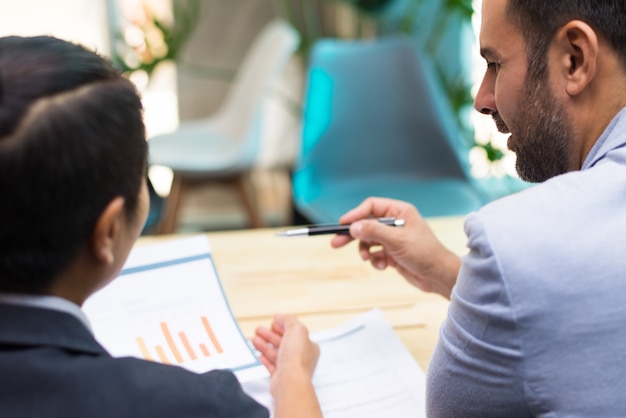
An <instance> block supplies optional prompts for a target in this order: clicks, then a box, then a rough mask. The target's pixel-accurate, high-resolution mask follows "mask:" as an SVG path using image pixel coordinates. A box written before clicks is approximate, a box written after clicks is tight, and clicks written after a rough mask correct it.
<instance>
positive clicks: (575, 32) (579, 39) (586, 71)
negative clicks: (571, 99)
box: [554, 20, 599, 96]
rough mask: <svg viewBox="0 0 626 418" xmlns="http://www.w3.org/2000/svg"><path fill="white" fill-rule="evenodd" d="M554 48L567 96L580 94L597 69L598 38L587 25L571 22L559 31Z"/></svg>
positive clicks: (581, 22)
mask: <svg viewBox="0 0 626 418" xmlns="http://www.w3.org/2000/svg"><path fill="white" fill-rule="evenodd" d="M554 46H555V47H556V51H557V53H558V54H559V55H558V56H559V61H558V62H559V66H560V67H559V71H560V73H561V75H562V76H563V77H564V81H565V89H566V91H567V94H569V95H570V96H576V95H578V94H580V93H582V91H583V90H584V89H585V88H586V87H587V85H589V83H590V82H591V80H593V78H594V76H595V74H596V70H597V69H598V68H597V67H598V53H599V44H598V36H597V35H596V33H595V31H594V30H593V29H592V28H591V26H589V25H588V24H587V23H585V22H583V21H580V20H572V21H570V22H568V23H567V24H566V25H564V26H563V27H562V28H561V29H559V31H558V33H557V35H556V37H555V44H554Z"/></svg>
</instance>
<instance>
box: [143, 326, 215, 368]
mask: <svg viewBox="0 0 626 418" xmlns="http://www.w3.org/2000/svg"><path fill="white" fill-rule="evenodd" d="M200 322H201V323H202V328H203V329H204V331H205V332H206V337H207V340H206V341H205V342H199V343H197V344H196V343H192V342H191V340H190V338H189V337H188V336H187V332H185V331H178V332H177V333H172V331H171V330H170V327H169V325H168V324H167V322H161V323H160V328H161V332H162V333H163V338H164V340H165V344H156V345H154V347H152V348H151V347H149V346H148V344H147V343H146V340H145V339H144V337H137V338H136V341H137V347H139V350H140V351H141V354H142V356H143V358H144V359H146V360H150V361H157V359H158V361H160V362H161V363H164V364H182V363H185V362H186V361H195V360H198V359H199V358H202V357H210V356H212V355H219V354H222V353H223V352H224V348H222V344H221V343H220V341H219V340H218V338H217V337H216V336H215V332H214V331H213V328H212V327H211V324H210V323H209V320H208V318H207V317H206V316H202V317H201V318H200ZM154 354H156V356H155V355H154Z"/></svg>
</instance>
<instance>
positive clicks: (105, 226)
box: [91, 196, 125, 265]
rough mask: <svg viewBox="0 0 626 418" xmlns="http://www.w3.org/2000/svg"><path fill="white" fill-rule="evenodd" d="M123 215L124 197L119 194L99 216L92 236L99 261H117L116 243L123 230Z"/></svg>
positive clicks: (111, 262) (106, 263)
mask: <svg viewBox="0 0 626 418" xmlns="http://www.w3.org/2000/svg"><path fill="white" fill-rule="evenodd" d="M123 216H125V214H124V198H123V197H121V196H117V197H115V198H114V199H113V200H111V201H110V202H109V204H108V205H107V206H106V207H105V208H104V210H103V211H102V213H101V214H100V217H98V220H97V221H96V225H95V227H94V230H93V233H92V236H91V250H92V253H93V255H94V257H95V259H96V261H97V262H98V263H101V264H105V265H111V264H113V262H114V261H115V243H116V241H117V240H118V238H119V236H120V233H121V232H122V226H123V225H122V223H123V222H122V221H123V219H122V217H123Z"/></svg>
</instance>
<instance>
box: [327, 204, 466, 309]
mask: <svg viewBox="0 0 626 418" xmlns="http://www.w3.org/2000/svg"><path fill="white" fill-rule="evenodd" d="M381 217H395V218H397V219H404V221H405V225H404V227H389V226H387V225H384V224H382V223H380V222H378V221H377V220H376V219H370V218H381ZM339 222H340V223H342V224H349V223H351V224H353V225H352V226H351V227H350V235H349V236H348V235H337V236H335V237H334V238H333V239H332V241H331V245H332V246H333V247H334V248H339V247H343V246H344V245H346V244H348V243H349V242H351V241H352V240H355V239H356V240H359V254H360V256H361V258H362V259H363V260H365V261H369V262H370V263H371V264H372V265H373V266H374V267H375V268H377V269H379V270H383V269H385V268H387V267H388V266H391V267H394V268H396V270H398V272H399V273H400V274H401V275H402V276H404V277H405V278H406V279H407V280H408V281H409V282H410V283H411V284H413V285H414V286H416V287H418V288H419V289H421V290H423V291H425V292H436V293H439V294H440V295H442V296H444V297H446V298H450V293H451V291H452V287H453V286H454V284H455V283H456V277H457V275H458V272H459V268H460V265H461V261H460V259H459V257H457V256H456V255H455V254H453V253H452V252H450V251H449V250H448V249H447V248H445V247H444V246H443V245H442V244H441V242H439V240H438V239H437V238H436V237H435V235H434V234H433V232H432V231H431V229H430V227H429V226H428V225H427V224H426V222H425V221H424V218H422V216H421V215H420V214H419V212H418V211H417V209H416V208H415V207H414V206H413V205H411V204H409V203H406V202H402V201H399V200H392V199H385V198H368V199H366V200H365V201H363V203H361V204H360V205H359V206H357V207H356V208H354V209H352V210H351V211H349V212H348V213H346V214H345V215H343V216H342V217H341V219H340V220H339Z"/></svg>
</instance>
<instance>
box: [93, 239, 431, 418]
mask: <svg viewBox="0 0 626 418" xmlns="http://www.w3.org/2000/svg"><path fill="white" fill-rule="evenodd" d="M83 310H84V311H85V313H86V315H87V317H88V318H89V321H90V322H91V325H92V328H93V331H94V334H95V336H96V339H97V340H98V341H99V342H100V343H101V344H102V345H103V346H104V347H105V348H106V349H107V350H108V351H109V352H110V353H111V354H112V355H113V356H115V357H124V356H132V357H137V358H142V359H146V360H149V361H156V362H161V363H165V364H174V365H178V366H181V367H184V368H187V369H189V370H191V371H194V372H199V373H201V372H206V371H209V370H213V369H230V370H232V371H233V372H234V373H235V375H236V376H237V378H238V379H239V380H240V382H241V383H242V386H243V388H244V390H245V391H246V392H247V393H248V394H249V395H250V396H252V397H253V398H255V399H256V400H257V401H259V402H260V403H262V404H264V405H265V406H267V407H268V409H270V411H272V410H273V400H272V397H271V395H270V392H269V374H268V372H267V370H266V369H265V367H264V366H263V365H262V364H261V363H260V362H259V360H258V358H257V353H256V351H255V350H254V348H253V347H252V345H251V344H250V342H249V341H247V340H246V339H245V337H244V336H243V334H242V332H241V330H240V328H239V325H238V324H237V321H236V319H235V318H234V316H233V314H232V311H231V309H230V307H229V305H228V301H227V299H226V296H225V294H224V292H223V289H222V286H221V283H220V280H219V277H218V274H217V271H216V269H215V265H214V263H213V257H212V253H211V247H210V244H209V242H208V240H207V238H206V237H202V236H200V237H192V238H186V239H179V240H173V241H168V242H165V243H162V244H154V245H147V246H144V247H137V248H135V249H133V251H132V252H131V254H130V256H129V258H128V260H127V262H126V264H125V266H124V269H123V270H122V272H121V274H120V276H119V277H118V278H116V279H115V280H114V281H113V282H111V283H110V284H109V285H107V286H106V287H104V288H103V289H101V290H99V291H98V292H96V293H95V294H93V295H92V296H91V297H90V298H89V299H88V300H87V301H86V302H85V304H84V305H83ZM311 337H312V339H313V340H315V341H316V342H317V343H318V344H319V345H320V351H321V354H320V359H319V362H318V365H317V368H316V371H315V375H314V379H313V384H314V386H315V388H316V392H317V394H318V397H319V399H320V403H321V406H322V410H323V412H324V417H326V418H352V417H368V418H377V417H381V418H383V417H385V418H387V417H394V418H403V417H422V416H425V412H424V410H425V404H424V398H425V377H424V373H423V372H422V370H421V369H420V367H419V365H418V364H417V363H416V361H415V360H414V359H413V357H412V356H411V354H410V353H409V352H408V350H407V349H406V348H405V347H404V345H403V344H402V342H401V341H400V339H399V338H398V337H397V336H396V334H395V333H394V331H393V329H392V328H391V326H390V325H389V324H388V323H387V321H386V320H385V317H384V316H383V314H382V312H381V311H380V310H378V309H374V310H371V311H369V312H366V313H363V314H361V315H359V316H356V317H355V318H353V319H352V320H350V321H348V322H346V323H344V324H342V325H340V326H337V327H335V328H332V329H328V330H325V331H322V332H318V333H314V334H312V335H311Z"/></svg>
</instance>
